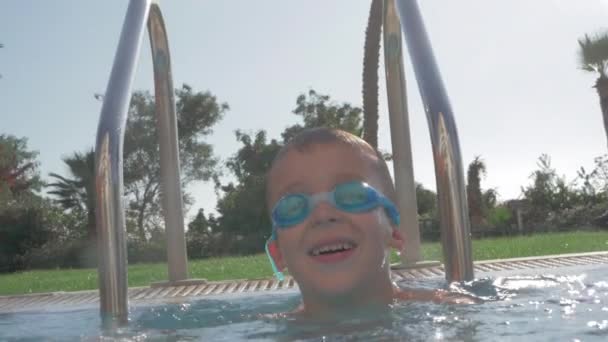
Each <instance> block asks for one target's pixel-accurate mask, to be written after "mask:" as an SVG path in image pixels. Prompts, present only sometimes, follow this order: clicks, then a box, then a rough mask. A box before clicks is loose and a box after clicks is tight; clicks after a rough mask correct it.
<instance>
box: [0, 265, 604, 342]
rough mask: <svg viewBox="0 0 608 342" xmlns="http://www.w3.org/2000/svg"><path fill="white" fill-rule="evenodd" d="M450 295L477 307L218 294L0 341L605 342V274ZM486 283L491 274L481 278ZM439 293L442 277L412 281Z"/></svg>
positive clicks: (93, 312) (19, 320) (558, 273)
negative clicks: (317, 313)
mask: <svg viewBox="0 0 608 342" xmlns="http://www.w3.org/2000/svg"><path fill="white" fill-rule="evenodd" d="M486 275H489V277H488V278H482V279H479V280H476V281H473V282H470V283H467V284H460V285H458V286H455V287H454V288H453V290H455V291H464V292H469V293H474V294H475V295H477V296H479V297H481V298H484V299H485V303H483V304H478V305H443V304H442V305H437V304H432V303H398V304H395V305H394V306H393V307H391V308H389V309H388V310H381V311H374V312H368V311H366V312H357V313H352V314H349V315H348V316H345V317H341V318H337V319H336V320H334V321H331V322H323V323H320V322H313V321H302V320H296V319H293V318H284V317H282V318H268V315H265V314H274V313H280V312H287V311H290V310H292V309H293V308H295V307H296V306H297V305H298V303H299V295H298V293H297V292H294V291H279V292H273V293H268V292H266V293H263V292H262V293H259V294H247V295H236V296H235V295H230V296H213V297H207V298H206V299H197V300H190V301H184V302H175V303H149V304H147V305H145V306H141V305H140V306H137V307H133V308H132V309H131V315H130V317H131V318H130V323H129V326H128V327H126V328H124V329H122V330H120V331H115V332H103V331H101V329H100V319H99V312H98V309H97V308H90V307H89V308H86V309H80V310H72V311H67V310H64V311H51V312H20V313H14V314H6V313H5V314H0V340H1V341H5V340H8V341H39V340H44V341H81V340H83V341H99V340H102V341H103V340H108V341H110V340H121V341H198V340H201V341H238V340H246V339H247V340H259V341H292V340H303V341H308V340H309V341H320V340H321V341H350V340H360V341H375V340H378V341H393V340H408V341H410V340H414V341H418V340H424V341H428V340H448V341H451V340H458V341H473V340H482V341H503V340H504V341H513V340H525V341H576V340H580V341H595V340H597V341H606V340H608V267H606V265H594V266H583V267H581V266H577V267H563V268H559V269H551V270H541V271H539V270H527V271H522V270H519V271H517V275H513V274H512V273H511V274H509V273H505V272H501V273H492V274H486ZM484 276H485V275H484ZM402 285H404V286H407V287H426V288H436V287H442V286H443V280H442V279H431V280H428V279H427V280H424V281H416V282H407V283H403V284H402Z"/></svg>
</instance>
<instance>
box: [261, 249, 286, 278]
mask: <svg viewBox="0 0 608 342" xmlns="http://www.w3.org/2000/svg"><path fill="white" fill-rule="evenodd" d="M270 240H271V239H268V240H266V245H264V249H265V250H266V255H267V256H268V260H269V261H270V267H272V272H273V273H274V276H275V277H276V278H277V280H278V281H283V280H285V276H284V275H283V272H281V271H279V269H278V268H277V265H276V264H275V263H274V259H273V258H272V255H270V252H269V251H268V244H269V243H270Z"/></svg>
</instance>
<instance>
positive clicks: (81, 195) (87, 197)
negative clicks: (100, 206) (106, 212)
mask: <svg viewBox="0 0 608 342" xmlns="http://www.w3.org/2000/svg"><path fill="white" fill-rule="evenodd" d="M63 162H64V163H65V164H66V165H67V167H68V172H69V174H70V175H69V176H68V177H63V176H60V175H58V174H56V173H50V174H49V176H51V177H52V178H54V179H55V180H56V181H55V182H54V183H50V184H48V185H47V186H48V187H49V188H51V189H52V190H51V191H49V192H48V193H49V194H51V195H55V196H56V197H57V202H58V203H59V205H61V207H62V208H63V209H65V210H68V211H72V212H75V213H77V214H81V215H84V216H86V218H87V220H86V222H87V223H86V225H87V226H86V233H87V234H86V235H87V238H88V240H89V241H90V243H91V244H93V243H94V242H95V239H96V237H97V230H96V228H95V202H96V200H95V198H96V196H95V151H93V149H90V150H88V151H87V152H82V153H81V152H74V153H73V154H72V155H71V156H69V157H64V158H63Z"/></svg>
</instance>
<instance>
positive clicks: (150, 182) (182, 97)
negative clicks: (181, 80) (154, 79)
mask: <svg viewBox="0 0 608 342" xmlns="http://www.w3.org/2000/svg"><path fill="white" fill-rule="evenodd" d="M176 97H177V103H176V109H177V126H178V140H179V157H180V168H181V169H180V171H181V184H182V188H186V187H187V185H188V184H190V183H191V182H193V181H198V180H204V181H206V180H209V179H212V178H215V177H217V163H218V159H217V157H215V156H214V155H213V147H212V146H211V145H210V144H208V143H206V142H205V138H206V137H208V136H209V134H211V133H212V127H213V125H215V124H216V123H217V122H218V121H219V120H220V119H221V118H222V116H223V115H224V113H225V112H226V111H227V110H228V108H229V107H228V105H227V104H225V103H218V101H217V99H216V97H215V96H213V95H212V94H211V93H209V92H194V91H193V90H192V88H191V87H190V86H188V85H183V86H182V88H180V89H177V90H176ZM124 183H125V192H126V196H127V198H128V209H129V211H128V213H129V215H128V216H129V220H130V221H131V222H132V225H134V226H135V230H136V232H137V235H138V236H139V238H140V239H141V240H144V241H145V240H146V239H147V233H148V232H149V231H151V230H154V229H159V226H160V225H161V223H160V222H161V221H162V220H161V216H160V213H161V209H160V208H161V205H160V156H159V147H158V139H157V131H156V114H155V107H154V99H153V98H152V96H151V95H150V94H149V93H148V92H142V91H139V92H135V93H134V94H133V97H132V99H131V104H130V108H129V116H128V119H127V127H126V132H125V142H124ZM183 193H184V195H185V199H186V202H187V201H188V198H189V197H188V195H187V193H186V192H185V191H184V192H183ZM130 225H131V224H130Z"/></svg>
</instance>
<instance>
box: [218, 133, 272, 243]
mask: <svg viewBox="0 0 608 342" xmlns="http://www.w3.org/2000/svg"><path fill="white" fill-rule="evenodd" d="M236 138H237V140H238V141H239V142H240V143H241V144H242V146H241V148H240V149H239V150H238V151H237V153H236V154H235V155H234V156H232V157H231V158H230V159H229V160H228V161H227V162H226V167H227V168H228V169H229V170H230V171H231V173H232V174H233V175H234V176H235V178H236V181H237V184H234V183H229V184H228V185H226V186H222V187H221V190H222V191H223V192H224V196H223V197H221V198H220V200H219V201H218V203H217V211H218V214H219V217H218V225H219V227H220V229H221V231H222V233H223V234H224V235H225V236H224V244H227V245H230V244H232V243H234V242H233V241H231V240H235V238H236V237H242V238H241V239H240V242H238V241H237V242H236V244H235V245H234V246H232V247H227V248H226V249H234V250H238V251H239V252H241V253H254V252H258V251H260V250H261V248H262V246H263V245H264V241H265V240H266V238H267V237H268V235H269V234H270V227H271V223H270V220H269V218H268V208H267V206H266V201H265V198H266V173H267V172H268V170H269V169H270V165H271V163H272V160H273V159H274V156H275V155H276V153H277V152H278V151H279V150H280V149H281V147H282V144H280V143H279V142H278V141H276V140H274V139H273V140H271V141H267V138H266V132H265V131H263V130H261V131H258V132H257V133H256V134H255V136H252V135H248V134H245V133H243V132H240V131H237V132H236Z"/></svg>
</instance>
